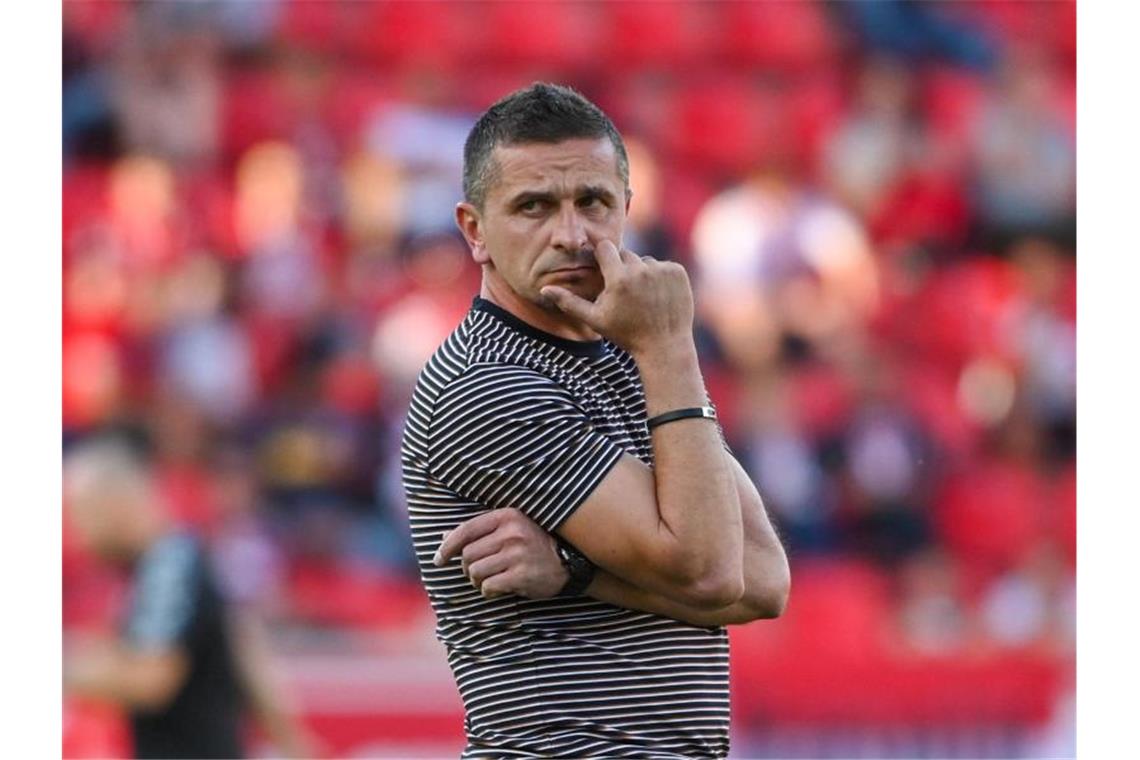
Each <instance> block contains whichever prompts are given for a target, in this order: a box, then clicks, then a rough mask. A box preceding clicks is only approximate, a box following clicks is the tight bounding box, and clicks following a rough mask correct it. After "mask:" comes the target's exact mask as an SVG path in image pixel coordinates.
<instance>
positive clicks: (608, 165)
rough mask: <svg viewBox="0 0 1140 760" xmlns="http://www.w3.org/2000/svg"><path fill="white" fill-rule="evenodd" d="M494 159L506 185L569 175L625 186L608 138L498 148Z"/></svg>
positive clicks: (549, 179) (497, 171)
mask: <svg viewBox="0 0 1140 760" xmlns="http://www.w3.org/2000/svg"><path fill="white" fill-rule="evenodd" d="M491 160H492V161H493V162H494V163H495V169H496V171H495V173H496V174H497V175H498V180H499V182H500V183H502V184H514V183H517V182H536V181H537V182H542V181H552V180H559V179H565V178H566V176H567V175H573V176H576V177H580V178H585V175H590V176H591V179H592V180H593V181H599V180H604V179H609V180H610V181H612V182H614V183H618V184H620V183H621V177H620V176H619V175H618V169H617V153H616V151H615V150H614V145H613V143H612V142H610V139H609V138H608V137H599V138H592V137H586V138H573V139H570V140H563V141H561V142H557V143H541V142H528V143H514V144H511V145H496V146H495V149H494V151H493V152H492V153H491Z"/></svg>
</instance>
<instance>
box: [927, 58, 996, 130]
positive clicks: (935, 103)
mask: <svg viewBox="0 0 1140 760" xmlns="http://www.w3.org/2000/svg"><path fill="white" fill-rule="evenodd" d="M918 89H919V92H920V93H921V97H922V109H923V111H924V112H925V114H926V119H927V122H928V123H929V124H930V127H931V129H933V130H934V131H935V132H936V133H937V134H938V135H939V136H940V137H942V138H944V139H947V140H949V141H950V142H951V144H954V145H965V144H966V143H967V142H968V140H969V138H970V130H971V129H972V128H973V127H974V125H975V124H976V123H977V120H978V117H979V112H980V111H981V108H982V105H983V103H984V101H985V94H986V85H985V82H984V81H983V80H982V79H981V77H979V76H978V75H976V74H973V73H971V72H969V71H966V70H964V69H958V68H949V67H938V68H934V69H932V70H931V71H929V72H927V73H926V74H925V75H924V77H923V81H922V85H921V86H920V87H919V88H918Z"/></svg>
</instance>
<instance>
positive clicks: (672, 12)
mask: <svg viewBox="0 0 1140 760" xmlns="http://www.w3.org/2000/svg"><path fill="white" fill-rule="evenodd" d="M600 10H601V11H602V14H603V15H602V18H601V19H600V23H599V24H598V32H599V34H600V35H601V44H600V45H599V49H598V56H599V58H600V59H601V60H604V61H606V62H608V63H610V64H612V65H616V66H620V67H622V68H638V67H655V68H662V69H671V70H675V69H683V68H685V67H687V66H689V65H691V64H692V63H694V62H699V61H701V60H706V59H707V58H708V57H709V55H710V54H712V53H713V52H714V51H713V50H712V46H713V45H714V44H715V43H716V41H717V36H718V34H719V33H720V30H719V26H718V22H719V20H720V19H719V17H718V13H717V11H718V7H717V5H716V4H715V3H677V2H661V1H660V0H653V1H652V2H628V0H622V1H621V2H610V3H604V4H602V6H601V8H600Z"/></svg>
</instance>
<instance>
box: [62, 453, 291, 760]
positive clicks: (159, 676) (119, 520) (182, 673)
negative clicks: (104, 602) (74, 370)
mask: <svg viewBox="0 0 1140 760" xmlns="http://www.w3.org/2000/svg"><path fill="white" fill-rule="evenodd" d="M64 480H65V501H66V505H67V514H68V517H69V519H70V520H71V523H72V525H73V526H74V528H75V530H76V533H77V535H78V536H80V537H81V540H82V541H83V543H84V544H85V545H86V546H87V548H88V549H90V550H91V551H92V553H93V554H95V555H96V556H98V557H100V558H102V559H103V560H105V561H107V562H109V563H111V564H113V565H115V566H117V567H119V568H121V569H123V570H125V571H127V572H129V573H130V576H131V581H132V583H131V592H130V598H129V603H128V610H127V613H126V616H125V619H124V621H123V624H122V626H121V629H120V633H119V635H118V636H117V637H116V638H115V639H113V640H108V639H88V640H81V641H76V640H69V641H67V642H66V644H65V651H64V661H63V662H64V667H63V673H64V687H65V690H66V692H67V693H68V694H69V695H72V696H76V697H87V698H93V699H97V700H101V701H107V702H111V703H115V704H117V705H119V706H121V707H122V708H124V709H125V710H126V711H127V713H128V714H129V718H130V727H131V734H132V738H133V741H134V751H135V755H136V756H137V757H140V758H168V757H198V758H222V757H229V758H232V757H242V756H244V755H245V751H244V748H243V742H242V739H241V735H242V733H243V718H244V717H245V715H246V713H247V712H248V711H252V712H253V713H254V714H255V715H256V717H257V718H258V720H259V722H260V724H261V726H262V727H263V728H264V729H265V731H266V732H267V733H268V734H269V736H270V737H271V739H272V740H273V742H274V743H275V744H276V745H277V748H278V749H279V750H281V751H282V752H283V753H285V754H286V755H288V756H291V757H305V756H311V755H312V750H311V746H312V745H311V741H310V740H309V738H308V736H307V734H306V732H305V730H304V729H302V728H301V726H300V725H299V724H298V723H296V722H295V721H294V720H293V718H292V716H291V715H290V713H288V712H287V711H286V710H285V708H284V705H283V703H282V700H281V698H280V690H279V689H278V688H277V686H276V684H275V683H274V682H273V679H272V678H271V674H270V671H269V668H268V664H269V663H268V660H267V651H266V648H265V645H264V642H263V639H262V635H261V633H260V630H259V628H258V627H257V625H256V623H255V622H254V621H253V620H252V619H249V618H246V617H243V616H240V615H238V614H237V613H236V612H235V611H234V610H233V609H232V608H231V606H230V605H229V603H228V602H227V600H226V599H225V597H224V596H223V595H222V593H221V591H220V590H219V585H218V582H217V580H216V579H215V578H214V575H213V571H212V569H211V563H210V561H209V559H208V556H207V554H206V553H205V551H204V549H203V547H202V546H201V545H200V543H199V542H198V541H197V540H196V539H195V538H194V537H193V536H191V535H190V534H188V533H185V532H182V531H180V530H179V529H178V528H177V527H176V526H175V525H174V524H173V523H172V521H171V520H170V519H169V518H168V516H167V515H166V513H165V510H164V508H163V506H162V504H161V501H160V499H159V498H158V496H157V492H156V490H155V485H154V483H153V479H152V475H151V473H150V471H149V468H148V467H147V465H146V464H145V463H144V462H143V461H142V460H141V458H140V457H139V456H138V455H136V454H135V453H134V452H133V451H132V450H131V449H130V448H128V447H127V446H126V445H124V444H122V443H121V442H119V441H116V440H111V439H96V440H89V441H84V442H81V443H79V444H77V445H76V446H75V447H74V448H73V449H72V450H71V451H69V452H68V454H67V455H66V457H65V469H64Z"/></svg>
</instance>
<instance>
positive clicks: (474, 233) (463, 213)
mask: <svg viewBox="0 0 1140 760" xmlns="http://www.w3.org/2000/svg"><path fill="white" fill-rule="evenodd" d="M455 223H456V224H457V225H458V226H459V231H460V232H461V233H463V239H464V240H466V241H467V245H468V246H469V247H470V248H471V258H473V259H475V263H476V264H486V263H487V262H488V261H490V260H491V257H490V256H489V255H488V254H487V247H486V246H485V245H484V244H483V219H482V217H481V216H480V215H479V209H477V208H475V206H473V205H472V204H470V203H468V202H467V201H463V202H461V203H457V204H456V205H455Z"/></svg>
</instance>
